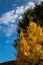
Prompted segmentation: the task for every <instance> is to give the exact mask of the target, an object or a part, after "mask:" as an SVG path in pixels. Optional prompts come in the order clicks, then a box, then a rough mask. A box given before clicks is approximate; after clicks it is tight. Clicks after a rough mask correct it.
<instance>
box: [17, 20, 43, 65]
mask: <svg viewBox="0 0 43 65" xmlns="http://www.w3.org/2000/svg"><path fill="white" fill-rule="evenodd" d="M16 48H17V50H18V54H17V59H18V60H20V61H19V62H18V63H17V65H43V62H42V61H43V28H42V27H40V25H37V24H36V23H34V22H33V21H30V23H29V26H27V31H26V32H23V31H22V29H21V32H20V37H19V40H18V42H17V46H16Z"/></svg>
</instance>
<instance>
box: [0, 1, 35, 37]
mask: <svg viewBox="0 0 43 65" xmlns="http://www.w3.org/2000/svg"><path fill="white" fill-rule="evenodd" d="M34 6H35V3H34V2H32V1H30V2H28V4H27V5H25V6H24V5H22V6H18V7H17V8H16V10H12V11H8V12H6V13H4V14H3V15H2V16H1V17H0V24H5V25H8V26H7V27H6V28H5V29H4V32H5V33H6V36H7V37H9V36H11V35H12V34H13V33H14V30H16V27H17V24H16V25H14V24H12V23H15V22H16V20H18V19H20V18H22V16H21V14H23V13H24V11H25V10H26V9H27V8H33V7H34ZM9 23H11V24H9Z"/></svg>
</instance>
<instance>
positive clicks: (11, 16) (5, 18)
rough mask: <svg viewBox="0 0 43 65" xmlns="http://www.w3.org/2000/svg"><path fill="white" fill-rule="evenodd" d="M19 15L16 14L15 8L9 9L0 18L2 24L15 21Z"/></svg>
mask: <svg viewBox="0 0 43 65" xmlns="http://www.w3.org/2000/svg"><path fill="white" fill-rule="evenodd" d="M17 17H18V15H17V14H15V10H12V11H9V12H7V13H5V14H3V15H2V17H1V18H0V24H2V23H3V24H8V23H13V22H15V20H16V18H17Z"/></svg>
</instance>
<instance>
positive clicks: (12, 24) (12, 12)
mask: <svg viewBox="0 0 43 65" xmlns="http://www.w3.org/2000/svg"><path fill="white" fill-rule="evenodd" d="M40 1H41V0H0V63H2V62H6V61H10V60H15V59H16V56H15V55H14V54H15V53H17V50H16V49H15V48H14V47H13V46H12V45H13V44H14V40H15V39H16V38H17V35H18V34H17V22H18V20H19V19H20V18H22V16H21V14H22V13H23V12H24V11H25V10H26V9H27V8H32V7H34V2H40ZM42 1H43V0H42Z"/></svg>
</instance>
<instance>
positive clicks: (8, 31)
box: [4, 24, 17, 37]
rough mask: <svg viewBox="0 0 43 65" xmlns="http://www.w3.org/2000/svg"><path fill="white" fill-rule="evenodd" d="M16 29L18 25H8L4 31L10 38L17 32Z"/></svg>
mask: <svg viewBox="0 0 43 65" xmlns="http://www.w3.org/2000/svg"><path fill="white" fill-rule="evenodd" d="M16 28H17V25H16V24H10V25H8V26H7V28H5V29H4V32H5V34H6V36H7V37H10V36H11V35H12V34H13V33H14V32H15V31H16V30H17V29H16Z"/></svg>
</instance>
